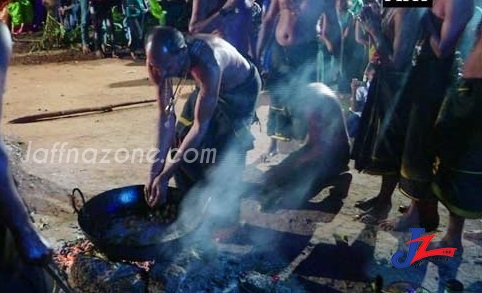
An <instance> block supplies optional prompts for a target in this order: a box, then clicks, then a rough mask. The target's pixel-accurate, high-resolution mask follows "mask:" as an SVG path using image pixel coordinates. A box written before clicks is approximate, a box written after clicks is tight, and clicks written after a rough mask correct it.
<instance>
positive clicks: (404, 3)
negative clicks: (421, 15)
mask: <svg viewBox="0 0 482 293" xmlns="http://www.w3.org/2000/svg"><path fill="white" fill-rule="evenodd" d="M382 3H383V7H432V4H433V0H383V1H382Z"/></svg>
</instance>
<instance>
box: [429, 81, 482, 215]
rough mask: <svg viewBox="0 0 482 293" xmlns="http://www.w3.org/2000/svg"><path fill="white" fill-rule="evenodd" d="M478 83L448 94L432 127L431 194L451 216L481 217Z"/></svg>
mask: <svg viewBox="0 0 482 293" xmlns="http://www.w3.org/2000/svg"><path fill="white" fill-rule="evenodd" d="M481 109H482V79H466V80H463V81H462V82H461V84H460V85H459V86H458V87H454V89H451V90H450V91H449V94H448V95H447V98H446V100H445V102H444V105H443V107H442V110H441V111H440V115H439V119H438V120H437V123H436V127H435V134H436V135H435V138H436V142H437V144H436V146H437V153H438V159H439V164H438V166H437V171H436V175H435V180H434V183H432V188H433V192H434V193H435V195H436V196H437V197H438V199H439V200H440V201H441V202H442V203H443V204H444V205H445V206H446V207H447V208H448V209H449V210H450V211H451V212H452V213H454V214H456V215H458V216H460V217H464V218H473V219H475V218H480V217H482V115H480V110H481Z"/></svg>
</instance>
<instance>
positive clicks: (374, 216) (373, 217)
mask: <svg viewBox="0 0 482 293" xmlns="http://www.w3.org/2000/svg"><path fill="white" fill-rule="evenodd" d="M391 209H392V205H391V204H385V205H381V204H377V205H375V206H374V207H372V208H371V209H369V210H368V211H366V212H363V213H361V214H359V215H357V216H356V217H355V219H356V220H358V221H360V222H362V223H364V224H367V225H376V224H378V223H380V221H381V220H385V219H386V218H387V217H388V213H389V212H390V210H391Z"/></svg>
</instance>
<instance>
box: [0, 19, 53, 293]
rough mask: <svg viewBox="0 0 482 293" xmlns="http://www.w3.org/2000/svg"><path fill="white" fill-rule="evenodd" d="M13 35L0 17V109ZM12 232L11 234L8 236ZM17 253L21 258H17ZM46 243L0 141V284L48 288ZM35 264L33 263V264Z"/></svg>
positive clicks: (28, 289) (18, 289)
mask: <svg viewBox="0 0 482 293" xmlns="http://www.w3.org/2000/svg"><path fill="white" fill-rule="evenodd" d="M11 53H12V38H11V36H10V33H9V30H8V28H7V25H5V24H4V23H3V22H2V21H0V113H1V112H2V111H1V110H2V103H3V93H4V91H5V82H6V75H7V68H8V64H9V62H10V57H11ZM10 235H11V236H10ZM18 255H20V256H21V258H20V259H19V258H18ZM51 257H52V251H51V248H50V247H49V245H48V243H47V242H46V241H45V239H43V237H42V236H41V235H40V234H38V232H37V231H36V228H35V226H34V225H33V223H32V221H31V220H30V217H29V215H28V212H27V209H26V208H25V206H24V204H23V202H22V200H21V198H20V196H19V194H18V191H17V189H16V187H15V184H14V180H13V176H12V171H11V169H10V164H9V162H8V154H7V150H6V148H5V145H4V144H3V140H2V141H0V288H4V289H5V288H8V289H9V290H8V291H10V292H51V288H50V291H48V289H49V288H47V287H48V286H46V285H47V284H46V282H45V281H46V280H45V279H43V277H44V276H43V270H42V267H41V265H44V264H46V263H47V262H49V261H50V260H51ZM32 264H34V265H32Z"/></svg>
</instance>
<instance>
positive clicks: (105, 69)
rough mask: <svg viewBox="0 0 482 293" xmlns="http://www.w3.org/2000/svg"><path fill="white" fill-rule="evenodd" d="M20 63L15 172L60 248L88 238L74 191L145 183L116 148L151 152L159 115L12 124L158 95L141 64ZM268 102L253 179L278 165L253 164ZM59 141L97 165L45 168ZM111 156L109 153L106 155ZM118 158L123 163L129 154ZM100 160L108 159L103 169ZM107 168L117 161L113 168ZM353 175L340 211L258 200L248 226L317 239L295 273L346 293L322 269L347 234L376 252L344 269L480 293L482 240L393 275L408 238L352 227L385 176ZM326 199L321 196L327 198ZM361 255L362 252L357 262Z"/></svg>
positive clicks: (137, 166) (249, 209)
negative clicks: (278, 206) (274, 206)
mask: <svg viewBox="0 0 482 293" xmlns="http://www.w3.org/2000/svg"><path fill="white" fill-rule="evenodd" d="M19 58H20V57H19ZM73 58H75V56H73ZM35 60H36V62H30V63H41V62H37V61H39V60H40V61H41V58H40V59H39V58H37V59H35ZM22 63H29V62H21V61H19V60H18V58H17V60H16V63H15V65H14V66H12V67H11V68H10V71H9V73H8V90H7V93H6V95H5V99H4V111H3V113H2V115H3V117H2V122H3V124H2V127H3V129H2V131H3V135H4V136H6V137H8V140H9V145H10V150H12V157H13V158H16V159H15V162H14V166H15V168H16V176H17V178H19V181H20V188H21V191H22V196H23V197H24V198H25V201H26V202H27V204H28V205H29V207H30V209H31V210H32V211H33V212H32V214H33V216H34V218H35V220H36V223H37V225H38V227H39V228H40V230H41V232H42V234H43V235H45V236H46V237H47V238H48V239H49V240H50V241H51V243H52V244H53V245H54V246H56V245H59V244H61V243H62V241H64V240H70V239H74V238H76V237H80V236H81V232H79V230H78V228H77V225H76V224H77V223H76V215H75V214H74V213H73V209H72V207H71V205H70V197H69V194H70V192H71V190H72V189H73V188H75V187H78V188H80V189H81V190H82V191H83V192H84V194H86V195H87V197H88V198H90V197H92V196H94V195H96V194H99V193H101V192H103V191H106V190H109V189H112V188H116V187H122V186H126V185H133V184H144V183H145V180H146V178H147V177H146V176H147V172H148V169H149V164H148V163H147V161H146V160H143V161H142V162H139V157H137V158H136V160H135V161H134V162H131V161H128V162H125V163H116V162H115V151H116V150H118V149H121V148H125V149H127V150H128V151H131V152H132V150H134V149H137V148H141V149H143V150H148V149H149V148H151V147H153V145H154V139H155V126H156V111H157V108H156V104H155V103H147V104H142V105H137V106H133V107H129V108H123V109H119V110H117V109H115V110H114V111H110V112H104V113H94V114H89V115H81V116H76V117H71V118H62V119H56V120H50V121H42V122H37V123H28V124H9V123H8V122H9V121H10V120H12V119H15V118H18V117H21V116H25V115H32V114H39V113H47V112H53V111H60V110H69V109H76V108H84V107H99V106H106V105H113V104H117V103H123V102H131V101H143V100H149V99H152V98H153V87H151V86H150V85H149V82H148V80H147V79H146V77H147V73H146V70H145V68H144V67H143V63H142V62H139V63H134V62H132V61H130V60H112V59H104V60H95V61H74V60H72V61H70V62H64V63H54V64H42V65H23V64H22ZM192 89H193V85H192V84H190V83H189V82H187V84H184V85H183V86H182V91H181V98H180V100H179V102H178V103H177V105H176V109H177V110H179V109H180V107H181V106H182V104H183V101H184V100H185V98H186V95H187V94H188V93H189V92H190V91H191V90H192ZM264 104H265V103H264V100H263V99H262V100H261V101H260V106H259V108H258V115H259V116H260V118H261V122H262V128H261V131H260V128H259V127H258V126H253V129H252V130H253V133H254V134H255V136H256V139H257V140H256V147H255V150H253V151H251V152H250V153H249V154H248V164H250V165H249V166H248V172H247V173H248V176H252V175H254V174H257V173H259V172H262V171H264V170H266V168H267V167H269V165H270V164H273V163H275V162H276V160H275V161H274V162H271V163H267V164H253V163H256V160H257V159H258V158H259V156H260V154H261V153H262V152H263V151H264V150H265V149H266V147H267V143H268V139H267V138H266V136H265V133H264V132H263V131H264V124H265V123H266V113H267V107H266V105H264ZM56 143H57V146H58V147H57V148H59V147H60V145H61V144H62V143H66V144H65V148H66V149H78V151H79V153H80V154H82V152H83V151H85V150H88V149H90V152H89V153H87V155H86V159H87V161H89V160H90V161H91V162H90V163H89V162H82V159H81V157H79V160H78V161H77V162H75V160H74V159H73V157H71V159H70V161H69V162H67V159H66V158H65V157H64V158H63V160H59V157H58V154H57V157H52V156H51V154H50V153H49V154H48V156H47V162H38V161H39V160H42V159H43V158H44V155H45V154H44V153H42V152H37V155H36V156H34V153H35V151H36V150H38V149H41V148H45V149H47V150H51V149H52V147H53V146H54V145H55V144H56ZM292 147H293V145H284V146H283V147H282V149H284V150H286V151H287V150H289V149H290V148H292ZM107 149H110V150H111V151H110V152H109V154H108V155H107V156H106V157H104V155H105V153H106V152H107V151H106V150H107ZM29 150H30V151H29ZM94 150H97V159H96V160H95V161H96V163H92V159H93V154H94V153H93V152H94ZM20 158H24V159H22V160H20ZM25 158H27V160H25ZM35 158H36V159H37V161H36V160H35ZM118 158H122V154H121V153H119V154H118ZM102 159H104V160H103V161H102V162H101V160H102ZM59 161H60V162H59ZM106 161H110V162H109V163H105V162H106ZM353 173H354V179H353V183H352V186H351V190H350V195H349V197H348V198H347V199H346V200H345V201H344V203H343V206H342V207H341V209H340V211H339V212H338V213H327V212H323V211H309V212H308V211H305V212H303V211H301V212H296V211H281V212H278V213H277V214H261V213H259V212H257V211H256V210H254V208H253V205H254V203H253V202H252V201H249V200H247V201H245V202H244V205H243V209H244V210H243V217H244V221H245V222H247V223H249V224H251V225H253V226H258V227H265V228H269V229H273V230H277V231H281V232H287V233H292V234H293V235H305V236H309V237H311V242H312V243H315V244H317V247H318V248H319V251H318V252H317V254H316V253H315V254H312V255H311V256H310V255H309V254H308V255H306V257H304V258H302V261H301V262H300V264H299V265H298V263H296V261H298V262H299V261H300V260H294V263H293V267H298V269H299V270H303V268H306V267H309V268H312V269H313V268H314V270H313V271H314V272H315V273H314V274H310V275H308V276H310V277H311V278H313V279H314V280H315V279H316V282H320V283H322V284H326V285H328V286H329V287H332V288H334V289H336V290H339V291H341V292H357V291H358V290H357V289H356V286H355V287H353V286H354V285H353V282H352V283H351V285H350V280H349V279H344V278H343V277H340V276H333V275H330V274H328V273H323V272H324V271H326V270H323V269H320V270H318V274H316V271H317V269H316V268H317V267H320V268H322V267H324V268H326V267H331V266H335V265H340V264H339V263H337V262H340V261H341V260H340V259H337V258H333V255H331V256H330V255H329V254H331V253H332V252H333V251H338V252H339V253H341V252H342V251H343V250H338V249H335V250H333V249H334V248H336V247H338V245H339V243H338V242H337V241H335V239H336V237H334V236H333V235H334V234H337V235H341V236H342V237H344V236H346V241H344V243H345V244H346V245H347V246H348V247H353V249H355V248H356V247H358V245H359V244H360V243H365V244H367V245H368V247H370V249H369V250H370V252H369V253H371V255H372V257H371V259H370V261H369V262H368V263H367V264H365V265H364V266H363V267H358V266H357V264H356V260H355V261H354V260H351V259H350V260H348V262H347V263H346V264H344V265H346V266H352V268H355V269H360V270H365V271H366V272H367V273H368V274H369V275H371V276H375V275H376V274H381V275H382V276H383V277H384V278H385V280H386V283H390V282H393V281H414V282H417V283H419V284H422V285H423V286H424V287H426V288H427V289H429V290H431V291H432V292H443V290H442V289H443V284H444V282H445V280H446V279H447V278H453V277H456V278H457V279H459V280H461V281H462V282H463V283H464V284H465V286H466V287H467V288H470V289H471V290H473V291H472V292H481V291H482V277H481V276H482V249H481V248H480V245H481V244H482V243H481V242H479V243H475V242H471V241H466V240H464V243H463V244H464V246H465V252H464V257H463V260H460V262H459V263H458V264H457V265H454V266H447V264H445V265H443V264H442V265H440V264H437V263H432V262H428V263H426V264H425V265H422V266H421V267H418V268H414V267H410V268H407V269H396V268H394V267H393V266H392V265H391V262H390V259H391V256H392V255H393V253H394V252H395V251H397V250H398V249H399V248H406V244H404V242H405V241H407V240H408V239H409V235H408V234H403V233H387V232H383V231H378V230H377V229H376V228H374V227H365V225H363V224H361V223H358V222H355V221H353V217H354V216H355V215H356V213H357V210H356V209H354V208H353V204H354V202H355V201H356V200H360V199H363V198H366V197H369V196H372V195H374V194H376V193H377V191H378V188H379V184H380V178H378V177H372V176H368V175H363V174H358V173H356V172H353ZM323 196H324V194H323V193H322V194H321V197H323ZM407 203H408V200H407V199H406V198H404V197H403V196H401V194H400V193H399V192H398V191H397V192H396V193H395V195H394V202H393V206H394V208H393V211H392V214H391V216H394V215H397V211H396V208H395V207H398V206H399V205H400V204H407ZM440 212H441V221H442V223H441V225H440V227H439V232H438V233H437V236H436V239H438V238H440V237H441V236H442V235H443V232H444V231H445V229H446V222H447V212H446V210H445V209H444V208H443V207H442V206H440ZM481 227H482V222H481V221H480V220H470V221H468V222H467V227H466V230H476V229H481ZM326 252H329V253H328V254H327V253H326ZM357 253H358V252H356V251H355V255H357ZM360 254H361V252H360ZM335 255H336V253H335ZM341 265H343V264H341ZM457 268H458V269H457ZM300 274H301V273H300ZM354 282H355V281H354ZM355 283H356V282H355ZM441 290H442V291H441Z"/></svg>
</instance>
